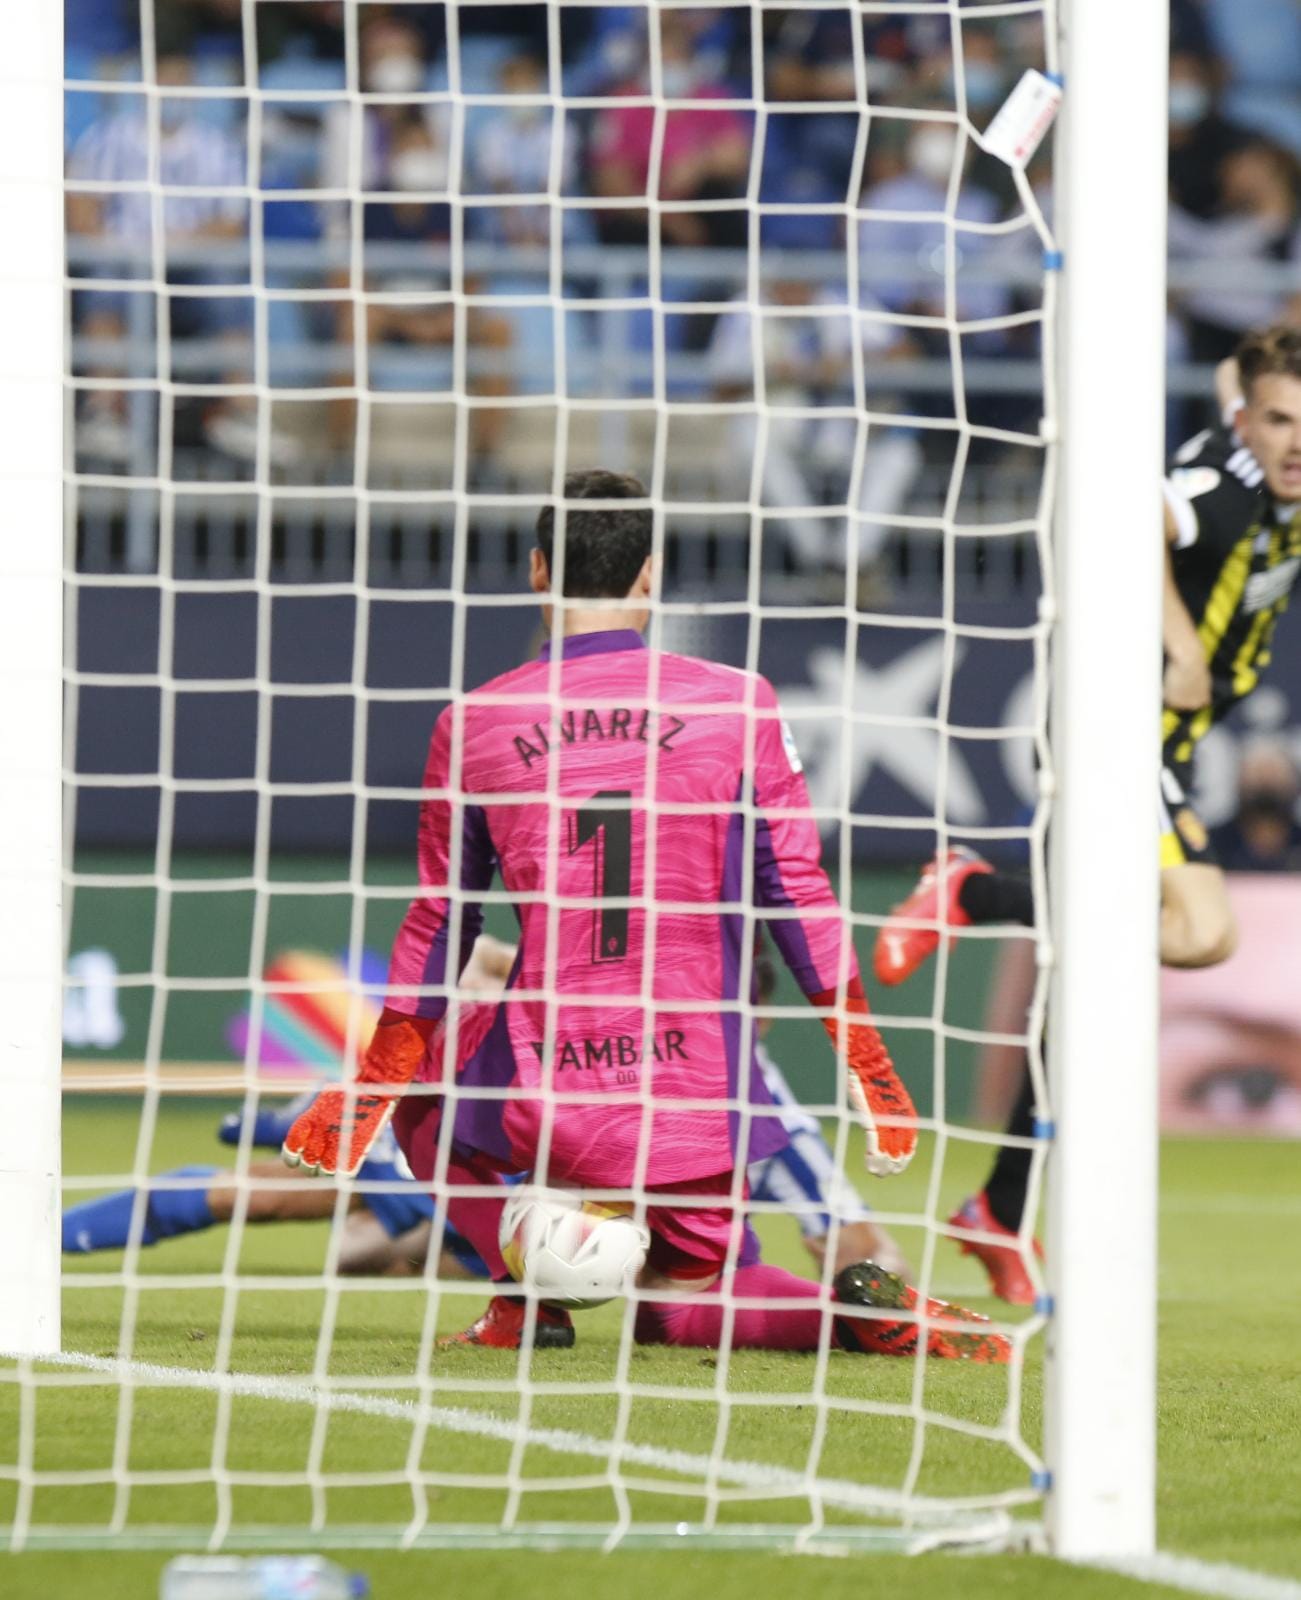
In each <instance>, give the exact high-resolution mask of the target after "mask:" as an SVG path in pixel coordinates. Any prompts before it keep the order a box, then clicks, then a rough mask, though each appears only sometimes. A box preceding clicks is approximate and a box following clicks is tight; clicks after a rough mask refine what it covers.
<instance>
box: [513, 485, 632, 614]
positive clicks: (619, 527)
mask: <svg viewBox="0 0 1301 1600" xmlns="http://www.w3.org/2000/svg"><path fill="white" fill-rule="evenodd" d="M564 498H565V502H566V505H565V516H564V535H565V560H564V594H565V598H566V599H568V600H622V599H623V597H624V596H625V595H626V594H627V593H628V591H629V589H631V588H632V586H633V584H634V583H635V582H636V581H637V574H638V573H639V572H640V571H641V569H642V567H643V566H645V564H646V558H647V556H649V555H650V553H651V543H652V539H653V535H654V526H655V518H654V513H653V512H652V511H651V508H650V507H649V506H629V507H628V509H627V510H626V511H625V510H622V509H621V508H619V507H617V506H609V507H606V508H604V509H602V510H600V511H578V510H576V509H575V508H574V506H573V504H572V503H571V502H573V501H575V500H645V499H646V498H647V492H646V485H645V484H644V483H643V482H642V481H641V479H640V478H635V477H634V476H633V475H632V473H631V472H606V471H604V470H603V469H602V468H600V467H591V468H588V469H587V470H586V471H583V472H571V473H570V474H569V475H568V477H566V479H565V495H564ZM555 539H556V512H555V508H554V507H553V506H543V508H542V510H541V511H540V512H539V514H538V548H539V549H540V550H541V551H542V554H543V556H544V558H545V559H546V563H547V571H548V572H551V571H552V570H553V568H552V556H553V553H554V550H555Z"/></svg>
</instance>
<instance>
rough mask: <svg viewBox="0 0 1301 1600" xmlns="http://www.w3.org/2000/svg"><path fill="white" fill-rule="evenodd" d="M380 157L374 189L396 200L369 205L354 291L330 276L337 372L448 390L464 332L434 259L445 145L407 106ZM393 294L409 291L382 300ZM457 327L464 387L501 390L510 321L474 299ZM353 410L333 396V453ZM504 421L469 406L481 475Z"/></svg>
mask: <svg viewBox="0 0 1301 1600" xmlns="http://www.w3.org/2000/svg"><path fill="white" fill-rule="evenodd" d="M385 154H386V165H385V170H384V171H383V173H382V174H381V175H380V178H379V182H378V187H379V188H381V189H382V190H384V191H387V192H389V193H391V195H392V198H385V199H383V200H372V201H368V202H367V203H366V206H365V222H364V228H363V234H364V279H363V283H362V286H361V289H360V292H359V293H354V292H353V290H354V287H355V286H354V285H353V284H352V282H351V280H350V278H349V276H348V274H346V273H343V274H340V275H339V276H338V277H337V279H336V284H337V286H338V288H339V289H340V290H341V291H347V292H346V293H345V294H344V295H343V296H342V297H341V299H340V302H339V309H338V313H337V318H336V328H335V339H336V343H337V344H338V345H339V347H340V348H341V349H343V350H346V351H347V352H348V353H349V356H350V358H351V359H350V360H349V362H348V365H347V366H346V367H344V368H342V369H341V370H340V372H339V375H338V376H339V382H340V384H341V385H347V386H349V387H351V386H353V385H360V386H364V387H367V388H370V389H390V390H391V389H415V390H448V389H451V388H452V387H453V382H454V370H453V365H454V356H455V350H456V344H457V340H458V337H461V335H460V332H459V328H458V317H457V309H456V304H455V301H454V299H453V297H452V295H451V294H450V292H449V291H450V289H451V288H452V279H451V275H450V272H449V270H448V268H447V265H446V264H445V262H444V261H443V260H441V259H439V255H440V254H441V252H438V253H436V252H435V250H434V249H431V248H430V247H431V246H433V247H438V246H446V245H447V243H448V241H449V238H450V233H451V213H450V208H449V206H448V204H447V202H446V201H444V200H441V199H439V198H437V196H439V195H441V194H442V193H444V192H445V191H446V189H447V181H448V170H447V165H448V152H447V147H446V145H445V144H444V143H442V142H441V141H440V139H439V137H438V135H437V133H436V132H435V130H434V127H431V124H430V122H429V121H428V120H427V119H426V118H425V117H423V116H422V115H420V113H419V111H418V110H412V109H408V110H407V111H406V112H405V114H404V115H403V116H402V117H401V118H399V119H397V120H395V121H394V122H393V123H392V125H391V126H390V127H389V128H388V130H387V135H386V152H385ZM481 288H482V286H481V285H480V284H479V283H477V282H476V280H474V279H472V278H468V277H467V278H466V280H465V289H466V292H467V293H470V294H475V293H478V292H481ZM399 294H400V295H403V296H409V297H412V298H407V299H402V300H395V299H391V298H388V297H389V296H392V295H399ZM358 316H360V317H361V318H362V319H363V323H364V341H365V346H366V361H365V365H364V368H363V367H359V365H358V364H357V362H356V360H355V358H353V357H352V353H353V351H354V349H355V345H354V330H355V324H356V319H357V317H358ZM461 326H463V327H464V340H465V346H466V359H467V367H468V371H469V376H468V378H467V390H468V392H469V393H470V394H475V395H487V394H503V393H505V392H507V390H508V388H509V381H508V378H507V374H506V372H505V370H504V364H505V360H506V356H507V354H508V353H509V350H510V346H511V343H512V334H511V329H510V326H509V324H507V323H505V322H503V320H502V319H501V318H500V317H498V316H495V315H493V314H492V313H490V312H488V311H485V310H484V309H483V308H482V307H480V306H471V307H469V308H467V310H466V312H465V314H464V318H463V322H462V323H461ZM480 357H482V358H483V359H482V361H481V360H480V359H479V358H480ZM413 358H414V359H413ZM356 417H357V408H356V401H355V400H354V399H353V397H352V396H347V397H343V396H341V397H340V398H339V399H338V400H337V401H334V402H331V406H330V415H329V435H330V442H331V444H332V445H333V447H334V448H335V449H336V450H338V451H343V450H347V449H350V448H351V447H352V444H353V442H354V437H355V429H356ZM504 420H505V418H504V414H503V413H502V412H500V411H498V410H496V409H488V408H484V407H479V406H475V407H473V408H472V409H471V411H470V420H469V440H470V456H471V464H472V467H473V468H474V469H475V470H476V471H477V472H479V473H482V471H483V469H484V467H485V465H486V463H487V462H489V461H490V460H491V459H492V458H493V457H494V456H495V454H496V451H497V448H498V444H499V442H500V437H501V430H502V426H503V423H504Z"/></svg>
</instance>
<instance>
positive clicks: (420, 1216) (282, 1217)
mask: <svg viewBox="0 0 1301 1600" xmlns="http://www.w3.org/2000/svg"><path fill="white" fill-rule="evenodd" d="M266 1116H267V1117H268V1118H269V1120H270V1122H271V1123H272V1124H273V1125H274V1127H275V1131H276V1137H275V1140H274V1148H276V1149H279V1147H280V1142H281V1140H282V1139H283V1137H284V1134H285V1131H286V1129H287V1127H288V1122H287V1121H286V1120H285V1118H284V1115H283V1114H281V1115H280V1116H278V1117H277V1116H276V1115H275V1114H274V1113H269V1114H266ZM232 1132H233V1134H234V1137H233V1138H231V1137H230V1134H231V1133H232ZM221 1136H222V1137H223V1138H224V1139H225V1141H226V1142H227V1143H233V1144H237V1143H238V1142H239V1117H238V1115H236V1116H235V1117H233V1118H228V1119H227V1121H226V1123H224V1124H223V1125H222V1129H221ZM258 1142H260V1141H259V1140H258V1138H257V1137H256V1136H255V1138H254V1143H255V1144H256V1143H258ZM306 1176H307V1174H302V1175H301V1177H303V1178H305V1177H306ZM299 1179H300V1175H299V1174H296V1173H289V1172H286V1171H285V1168H284V1163H283V1162H281V1161H255V1162H250V1163H249V1166H248V1170H247V1173H246V1175H245V1178H244V1180H243V1182H241V1180H240V1178H239V1177H238V1175H237V1174H236V1173H234V1172H231V1171H229V1170H226V1169H223V1168H220V1167H215V1166H213V1167H210V1166H186V1167H176V1168H174V1169H173V1170H172V1171H171V1172H163V1173H160V1174H159V1175H158V1176H157V1177H156V1178H153V1179H151V1180H150V1182H149V1183H148V1185H147V1186H146V1187H145V1191H144V1199H143V1201H142V1202H141V1204H142V1206H143V1216H142V1218H141V1225H140V1243H141V1244H142V1245H151V1244H157V1243H158V1242H159V1241H160V1240H162V1239H176V1238H180V1237H182V1236H183V1235H185V1234H190V1233H202V1232H204V1231H205V1230H206V1229H208V1228H213V1227H219V1226H221V1225H222V1224H224V1223H228V1222H230V1221H231V1220H232V1218H233V1217H234V1216H235V1213H236V1208H237V1206H238V1205H239V1195H240V1190H241V1189H243V1190H244V1192H245V1196H246V1198H245V1202H244V1207H245V1209H244V1220H245V1222H248V1223H254V1224H261V1223H268V1222H319V1221H329V1220H331V1219H332V1218H333V1217H334V1215H335V1212H336V1209H337V1207H336V1202H337V1199H338V1195H337V1192H336V1191H335V1190H334V1189H328V1188H325V1187H324V1186H323V1185H321V1184H314V1183H310V1182H303V1181H296V1180H299ZM357 1179H358V1183H359V1185H360V1187H359V1188H358V1190H357V1191H356V1192H355V1193H354V1194H353V1195H352V1196H351V1197H350V1199H349V1202H348V1207H347V1214H346V1219H345V1222H344V1226H343V1229H342V1231H341V1235H340V1240H339V1255H338V1268H337V1270H338V1271H339V1272H341V1273H343V1274H345V1275H347V1276H352V1275H367V1276H377V1275H380V1276H388V1277H410V1276H418V1275H419V1274H421V1273H422V1272H424V1270H425V1258H426V1256H427V1255H428V1253H429V1242H430V1234H431V1224H432V1220H433V1216H434V1202H433V1200H432V1198H431V1197H430V1195H429V1193H428V1192H427V1191H426V1190H425V1189H424V1188H423V1187H421V1186H420V1185H419V1184H416V1183H415V1182H414V1181H413V1180H412V1178H411V1173H410V1169H409V1168H408V1167H407V1164H406V1161H405V1159H404V1158H403V1155H402V1152H401V1151H400V1150H399V1149H398V1147H397V1141H396V1140H395V1139H394V1137H393V1134H392V1130H391V1129H385V1130H384V1132H383V1133H382V1134H381V1135H380V1136H379V1138H378V1139H376V1141H375V1143H374V1144H373V1145H372V1146H371V1149H370V1152H369V1154H368V1155H367V1157H366V1160H365V1161H363V1162H362V1164H361V1166H360V1168H359V1169H358V1171H357ZM376 1184H382V1185H384V1188H383V1189H379V1190H376V1189H374V1188H372V1187H370V1186H371V1185H376ZM397 1185H401V1187H400V1188H398V1187H396V1186H397ZM136 1194H137V1191H136V1190H135V1189H119V1190H118V1191H117V1192H116V1193H114V1194H107V1195H103V1196H101V1197H100V1198H98V1199H96V1200H83V1201H81V1202H80V1203H78V1204H77V1205H73V1206H68V1207H67V1208H66V1209H65V1211H64V1213H63V1250H64V1254H65V1255H88V1254H90V1253H91V1252H92V1251H96V1250H121V1249H124V1248H125V1246H126V1245H127V1243H128V1241H129V1239H130V1236H131V1223H132V1217H133V1214H134V1211H135V1205H136ZM438 1272H439V1276H440V1277H445V1278H469V1277H486V1276H487V1268H486V1267H485V1266H484V1265H483V1263H482V1262H481V1261H480V1260H479V1258H478V1256H477V1255H475V1253H474V1251H473V1249H472V1248H471V1247H470V1245H469V1244H467V1243H466V1241H465V1240H464V1239H462V1238H460V1237H459V1235H458V1234H457V1233H456V1230H455V1229H454V1228H453V1227H452V1226H451V1225H450V1223H449V1224H445V1226H444V1230H443V1238H442V1252H441V1255H440V1259H439V1266H438Z"/></svg>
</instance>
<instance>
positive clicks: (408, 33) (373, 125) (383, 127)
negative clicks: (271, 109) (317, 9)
mask: <svg viewBox="0 0 1301 1600" xmlns="http://www.w3.org/2000/svg"><path fill="white" fill-rule="evenodd" d="M358 45H359V52H360V68H359V76H360V83H361V92H362V95H363V96H372V95H375V96H384V97H385V98H383V99H373V100H372V99H366V100H365V101H364V103H363V105H362V106H360V107H358V106H356V105H355V104H354V103H352V102H348V101H340V102H336V103H334V104H332V105H331V106H330V109H329V111H328V112H327V114H326V117H325V123H324V127H323V130H322V136H321V137H322V150H321V182H322V184H323V185H324V186H325V187H326V188H327V189H353V188H355V187H357V186H358V184H359V185H360V187H361V188H362V189H364V190H375V189H380V188H383V187H385V183H384V181H383V180H384V179H385V176H386V174H387V173H388V170H389V163H390V160H391V158H392V147H393V140H394V135H395V133H396V132H397V131H398V130H399V129H401V128H403V127H404V126H405V125H406V124H407V123H408V122H409V121H410V119H411V117H412V116H416V117H419V118H421V119H423V120H424V121H425V122H426V123H427V124H428V126H429V131H430V136H431V138H432V139H434V140H435V142H436V143H438V144H439V145H441V146H442V147H443V148H446V146H447V144H448V135H449V130H450V125H451V119H450V112H449V108H448V106H447V105H446V103H438V102H429V101H420V100H418V99H412V100H410V101H403V100H402V99H401V98H394V99H390V98H388V97H389V96H398V97H400V96H403V95H411V96H418V95H422V94H424V93H425V92H426V91H427V90H428V89H429V86H430V62H429V60H428V57H427V55H426V53H425V43H424V39H423V38H422V36H421V34H420V32H419V30H418V29H417V28H415V27H413V26H412V25H411V24H410V23H409V22H406V21H404V20H403V19H402V18H401V17H387V16H383V15H380V16H371V17H369V18H368V20H366V21H364V22H363V23H362V25H361V28H360V31H359V34H358ZM354 116H360V117H361V118H362V127H361V166H360V172H359V173H357V174H356V175H355V176H354V174H353V171H352V161H353V154H352V140H353V134H352V119H353V117H354ZM329 211H330V219H331V225H332V227H333V228H334V231H336V232H341V233H342V234H343V235H344V236H345V237H346V236H347V233H348V224H347V221H346V207H344V208H339V207H331V208H329Z"/></svg>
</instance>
